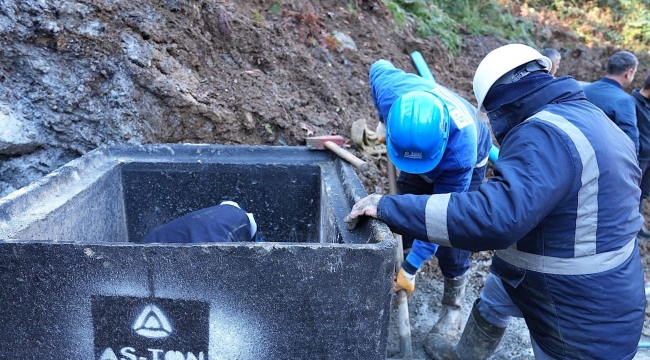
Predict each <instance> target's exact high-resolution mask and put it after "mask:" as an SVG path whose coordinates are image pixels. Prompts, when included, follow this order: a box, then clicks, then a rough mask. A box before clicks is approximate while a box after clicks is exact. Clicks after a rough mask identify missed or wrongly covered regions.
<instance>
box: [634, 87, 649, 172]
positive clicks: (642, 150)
mask: <svg viewBox="0 0 650 360" xmlns="http://www.w3.org/2000/svg"><path fill="white" fill-rule="evenodd" d="M632 97H634V104H635V105H636V125H637V128H638V129H639V161H650V99H647V98H645V97H644V96H643V95H641V93H640V92H639V89H634V90H633V91H632Z"/></svg>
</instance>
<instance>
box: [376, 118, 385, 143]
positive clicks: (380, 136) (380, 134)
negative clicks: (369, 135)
mask: <svg viewBox="0 0 650 360" xmlns="http://www.w3.org/2000/svg"><path fill="white" fill-rule="evenodd" d="M375 133H377V141H379V142H380V143H382V144H385V143H386V125H385V124H384V123H383V122H382V121H380V122H379V124H377V128H376V129H375Z"/></svg>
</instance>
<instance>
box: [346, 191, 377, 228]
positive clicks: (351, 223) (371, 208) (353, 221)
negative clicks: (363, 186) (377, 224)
mask: <svg viewBox="0 0 650 360" xmlns="http://www.w3.org/2000/svg"><path fill="white" fill-rule="evenodd" d="M381 197H382V195H379V194H372V195H368V196H366V197H364V198H363V199H361V200H359V201H358V202H357V203H356V204H354V206H353V207H352V211H350V213H349V214H348V216H346V217H345V219H343V221H345V223H346V225H347V228H348V230H353V229H354V228H355V227H357V223H358V222H359V216H362V215H365V216H370V217H373V218H375V219H376V218H377V204H378V203H379V199H381Z"/></svg>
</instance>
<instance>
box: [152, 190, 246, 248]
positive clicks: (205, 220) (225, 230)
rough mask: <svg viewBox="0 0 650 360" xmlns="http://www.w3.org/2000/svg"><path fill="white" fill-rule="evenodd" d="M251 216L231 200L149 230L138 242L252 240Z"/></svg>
mask: <svg viewBox="0 0 650 360" xmlns="http://www.w3.org/2000/svg"><path fill="white" fill-rule="evenodd" d="M256 233H257V223H256V222H255V218H254V216H253V214H251V213H247V212H246V211H244V210H243V209H242V208H241V207H240V206H239V204H237V203H236V202H234V201H222V202H221V203H219V205H216V206H210V207H207V208H204V209H200V210H196V211H192V212H190V213H187V214H185V215H183V216H181V217H179V218H177V219H174V220H172V221H170V222H168V223H166V224H164V225H162V226H160V227H159V228H157V229H155V230H154V231H152V232H151V233H150V234H149V235H147V236H145V237H144V239H142V240H141V241H140V243H142V244H148V243H199V244H200V243H212V242H243V241H255V239H256Z"/></svg>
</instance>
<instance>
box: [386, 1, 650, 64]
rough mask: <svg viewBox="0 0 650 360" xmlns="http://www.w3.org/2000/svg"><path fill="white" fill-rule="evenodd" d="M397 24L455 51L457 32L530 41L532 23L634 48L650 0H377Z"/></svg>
mask: <svg viewBox="0 0 650 360" xmlns="http://www.w3.org/2000/svg"><path fill="white" fill-rule="evenodd" d="M382 1H383V3H384V4H385V5H386V7H387V8H388V10H389V11H390V12H391V13H392V15H393V18H394V19H395V23H396V24H397V25H398V26H399V27H400V28H411V29H413V30H414V32H415V33H416V34H417V35H418V36H422V37H424V36H429V35H435V36H438V37H439V38H440V40H441V41H442V43H443V44H444V45H445V46H446V47H447V49H448V50H449V51H450V52H451V53H452V54H454V55H457V54H458V53H459V51H460V46H461V38H460V36H459V34H463V33H465V34H477V35H487V34H492V35H496V36H499V37H501V38H504V39H506V40H517V41H523V42H525V43H528V44H529V45H531V46H537V47H540V46H543V45H545V44H543V43H540V42H543V41H545V39H535V38H534V34H536V33H537V31H536V30H537V28H539V27H541V26H543V25H540V24H541V23H542V22H544V23H549V22H551V23H556V24H558V25H561V26H565V27H567V28H568V29H570V30H572V31H573V32H574V33H575V35H576V37H577V38H578V40H580V41H583V42H585V43H587V44H588V45H614V46H617V47H622V48H625V49H629V50H633V51H635V52H647V51H648V48H650V0H592V1H581V0H573V1H570V0H382Z"/></svg>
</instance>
